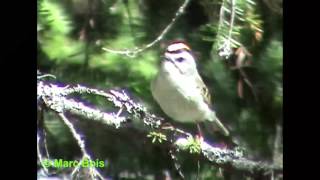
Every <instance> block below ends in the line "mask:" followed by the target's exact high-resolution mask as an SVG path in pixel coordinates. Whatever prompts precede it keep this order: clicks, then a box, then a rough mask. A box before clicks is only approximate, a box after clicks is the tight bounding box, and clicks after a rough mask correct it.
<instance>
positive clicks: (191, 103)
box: [151, 41, 229, 136]
mask: <svg viewBox="0 0 320 180" xmlns="http://www.w3.org/2000/svg"><path fill="white" fill-rule="evenodd" d="M151 91H152V95H153V97H154V99H155V100H156V101H157V103H158V104H159V105H160V107H161V109H162V110H163V111H164V112H165V113H166V114H167V115H168V116H169V117H170V118H172V119H173V120H175V121H178V122H184V123H197V125H198V128H199V123H200V122H203V121H205V120H208V121H211V122H212V123H214V124H215V125H216V127H218V128H219V129H220V130H221V132H222V133H223V134H224V136H229V131H228V130H227V128H226V127H225V126H224V125H223V124H222V123H221V122H220V120H219V119H218V118H217V116H216V113H215V111H213V110H212V109H211V98H210V93H209V90H208V88H207V87H206V85H205V84H204V82H203V80H202V78H201V77H200V75H199V73H198V70H197V65H196V59H195V57H194V56H193V55H192V52H191V49H190V47H189V46H188V45H187V44H186V43H184V42H180V41H177V42H173V43H171V44H170V45H169V46H168V47H167V49H166V52H165V54H164V57H163V59H162V61H161V67H160V70H159V71H158V74H157V75H156V77H155V79H154V80H153V81H152V82H151ZM200 133H201V132H200Z"/></svg>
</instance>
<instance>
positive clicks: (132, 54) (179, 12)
mask: <svg viewBox="0 0 320 180" xmlns="http://www.w3.org/2000/svg"><path fill="white" fill-rule="evenodd" d="M190 1H191V0H185V1H184V2H183V4H182V5H181V6H180V7H179V9H178V10H177V12H176V14H175V16H174V17H173V18H172V19H171V22H170V23H169V24H168V25H167V26H166V27H165V28H164V29H163V30H162V32H161V33H160V34H159V36H158V37H157V38H156V39H155V40H153V41H152V42H150V43H149V44H147V45H144V46H142V47H135V48H133V49H126V50H113V49H110V48H106V47H104V48H102V49H103V50H105V51H107V52H110V53H114V54H119V55H126V56H128V57H131V58H133V57H136V55H137V54H139V53H141V52H143V51H145V50H147V49H149V48H151V47H152V46H154V45H155V44H156V43H158V42H159V41H161V40H162V39H163V38H164V36H165V35H166V34H167V33H168V32H169V30H170V29H171V28H172V26H173V25H174V24H175V22H176V21H177V19H178V18H179V17H180V16H181V15H182V14H183V13H184V11H185V9H186V7H187V6H188V4H189V3H190Z"/></svg>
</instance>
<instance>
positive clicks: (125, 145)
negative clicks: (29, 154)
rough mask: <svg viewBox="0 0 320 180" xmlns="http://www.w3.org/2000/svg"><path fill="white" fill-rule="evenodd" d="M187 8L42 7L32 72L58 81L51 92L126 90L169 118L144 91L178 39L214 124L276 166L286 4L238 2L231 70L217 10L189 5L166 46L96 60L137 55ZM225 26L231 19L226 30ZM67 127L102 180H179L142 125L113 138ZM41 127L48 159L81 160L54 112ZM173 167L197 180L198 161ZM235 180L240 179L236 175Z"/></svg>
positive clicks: (80, 0) (50, 0)
mask: <svg viewBox="0 0 320 180" xmlns="http://www.w3.org/2000/svg"><path fill="white" fill-rule="evenodd" d="M183 2H184V1H182V0H164V1H159V0H109V1H107V0H61V1H54V0H38V27H37V30H38V70H40V71H41V72H43V73H50V74H53V75H55V76H56V77H57V79H56V80H52V81H53V82H60V83H63V84H82V85H86V86H89V87H93V88H98V89H110V88H121V89H126V91H127V92H129V94H130V96H131V97H133V98H134V99H135V100H136V101H138V102H140V103H141V104H143V105H145V106H146V107H147V108H148V110H149V111H150V112H153V113H155V114H157V115H159V116H163V117H166V116H165V115H164V114H163V112H162V111H161V109H160V108H159V106H158V105H157V104H156V103H155V101H154V100H153V98H152V96H151V92H150V88H149V84H150V81H151V80H152V78H153V77H154V75H155V74H156V72H157V68H158V65H159V63H160V60H161V55H162V53H163V51H164V48H165V46H166V44H167V43H168V42H170V41H172V40H175V39H183V40H185V41H186V42H188V43H189V44H190V46H191V47H192V49H193V51H194V54H195V56H196V57H197V58H198V59H199V61H198V69H199V72H200V74H201V76H202V77H203V79H204V81H205V83H206V84H207V86H208V87H209V89H210V91H211V93H212V96H213V103H214V106H215V109H216V111H217V114H218V116H219V117H220V119H222V120H223V122H224V123H225V124H227V126H229V127H230V128H231V129H232V133H233V134H234V135H235V136H236V137H237V138H238V139H240V141H241V143H242V145H243V146H244V147H245V148H246V155H247V156H248V157H250V158H252V159H258V160H267V161H272V158H273V150H274V139H275V134H276V124H280V126H281V125H282V96H283V95H282V1H278V0H271V1H268V2H266V1H257V0H256V1H248V0H238V1H236V2H237V3H236V4H235V10H236V12H237V13H236V14H235V16H236V17H235V25H234V28H233V31H232V38H233V40H234V41H235V43H234V44H232V46H233V51H234V52H235V54H233V55H232V56H230V57H229V58H228V59H227V60H226V59H224V58H223V57H220V56H219V55H218V52H219V51H218V48H219V45H220V44H221V42H223V40H224V38H225V37H226V36H225V35H226V34H227V32H228V30H229V29H228V26H226V25H225V24H224V25H222V26H220V27H221V28H220V29H219V31H218V27H219V17H220V16H219V14H220V7H221V5H222V2H223V1H221V0H192V1H191V2H190V3H189V5H188V7H187V8H186V9H185V13H184V14H183V15H182V16H181V17H180V18H179V19H178V20H177V21H176V22H175V24H174V25H173V27H172V29H171V30H170V31H169V32H168V33H167V34H166V35H165V36H164V37H163V39H162V40H161V41H160V42H159V43H157V44H155V45H154V46H152V47H151V48H149V49H147V50H145V51H143V52H141V53H139V54H137V56H136V57H133V58H132V57H128V56H125V55H119V54H115V53H110V52H106V51H104V50H102V48H103V47H106V48H110V49H115V50H123V49H133V48H135V47H142V46H143V45H146V44H148V43H150V42H152V41H153V40H155V39H156V38H157V37H158V35H159V34H160V33H161V31H162V30H163V29H164V28H165V27H166V26H167V25H168V24H169V23H170V21H171V19H172V18H173V17H174V16H175V13H176V12H177V10H178V8H179V7H180V6H181V5H182V3H183ZM228 2H229V1H224V3H225V4H224V6H226V7H227V8H228V7H231V6H230V3H229V4H228ZM228 5H229V6H228ZM230 17H231V16H230V15H228V14H227V15H226V16H225V18H226V19H225V20H226V21H229V19H230ZM220 25H221V24H220ZM238 43H240V44H241V46H239V44H238ZM243 49H246V51H248V53H247V54H246V56H245V58H244V59H241V60H243V61H241V63H242V64H243V65H245V67H243V68H241V70H242V71H243V72H245V74H246V77H247V79H248V81H245V80H244V78H243V77H244V76H243V75H242V74H241V73H240V71H239V70H238V69H235V68H233V67H234V66H235V64H236V63H238V62H240V60H239V56H240V55H241V53H242V55H243V52H245V51H244V50H243ZM239 54H240V55H239ZM250 84H252V87H250ZM76 98H79V99H80V98H81V100H82V101H84V102H86V103H88V104H89V105H91V106H94V107H97V108H100V109H102V110H105V111H114V110H115V109H113V108H112V107H111V106H110V104H108V103H107V102H105V100H104V99H103V98H100V97H95V96H82V97H76ZM70 118H71V119H72V120H73V122H74V123H75V125H76V127H77V129H79V131H80V132H81V134H83V135H84V139H85V141H86V145H87V148H88V151H89V152H90V153H91V154H92V156H93V157H94V158H93V159H96V158H98V159H100V160H106V161H107V162H108V163H107V166H106V167H105V168H103V169H101V172H102V174H104V175H105V176H106V177H112V178H114V179H117V178H119V179H153V177H158V178H160V177H161V176H162V175H163V173H164V171H168V172H169V173H170V176H171V177H172V178H174V179H175V178H177V177H178V176H177V172H176V171H175V168H174V165H173V162H172V160H171V159H170V156H169V155H168V147H164V146H162V145H158V144H152V143H151V141H150V139H149V138H147V137H146V134H147V132H148V129H146V128H144V127H143V125H142V123H141V122H132V123H130V124H128V125H126V126H125V127H122V128H120V129H118V130H116V129H113V128H109V127H106V126H105V125H103V124H100V123H96V122H93V121H90V120H84V119H81V118H79V117H70ZM45 127H46V128H47V133H48V139H47V143H48V149H49V153H50V156H51V158H63V159H66V160H73V159H76V158H79V157H81V153H80V150H79V148H78V146H77V144H76V142H75V140H74V139H73V138H72V135H71V133H70V132H69V130H68V129H67V127H65V125H64V124H63V123H62V122H61V121H60V119H59V118H58V117H57V116H56V115H55V114H53V113H52V112H46V113H45ZM181 127H182V128H184V127H186V128H187V125H183V124H182V125H181ZM179 160H180V163H181V164H182V172H183V173H184V174H185V176H186V177H187V179H194V178H195V175H196V173H197V159H196V158H194V157H192V156H190V155H188V154H182V155H181V157H180V156H179ZM39 168H40V166H39ZM216 174H217V169H216V168H215V167H212V166H210V165H208V164H206V163H204V162H202V163H201V169H200V177H201V179H222V178H221V177H218V176H217V175H216ZM235 176H236V177H237V178H236V179H243V178H244V176H243V175H242V174H237V175H235ZM130 177H131V178H130ZM160 179H161V178H160Z"/></svg>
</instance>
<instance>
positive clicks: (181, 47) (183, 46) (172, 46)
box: [167, 43, 190, 52]
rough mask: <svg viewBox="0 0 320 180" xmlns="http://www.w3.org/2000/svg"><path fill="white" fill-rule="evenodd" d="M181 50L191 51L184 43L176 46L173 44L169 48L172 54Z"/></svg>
mask: <svg viewBox="0 0 320 180" xmlns="http://www.w3.org/2000/svg"><path fill="white" fill-rule="evenodd" d="M180 49H188V50H189V49H190V48H189V47H188V46H187V45H185V44H184V43H175V44H171V45H169V46H168V48H167V51H169V52H171V51H177V50H180Z"/></svg>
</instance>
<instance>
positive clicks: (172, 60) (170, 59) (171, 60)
mask: <svg viewBox="0 0 320 180" xmlns="http://www.w3.org/2000/svg"><path fill="white" fill-rule="evenodd" d="M163 59H164V60H165V61H168V62H171V63H172V64H173V65H174V66H175V67H176V68H177V69H178V70H179V71H180V73H181V74H183V72H182V70H181V69H180V68H179V66H178V65H177V64H176V62H175V61H174V59H173V58H172V57H171V56H170V55H169V54H167V53H165V55H164V58H163Z"/></svg>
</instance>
